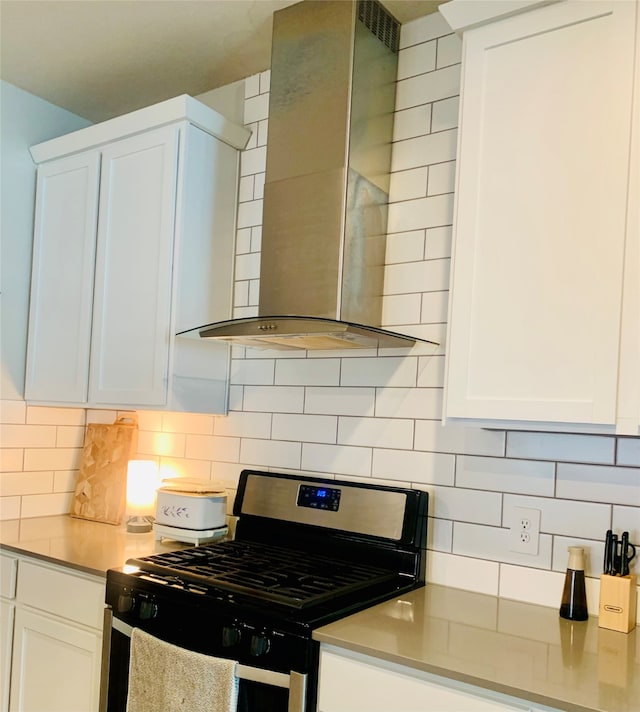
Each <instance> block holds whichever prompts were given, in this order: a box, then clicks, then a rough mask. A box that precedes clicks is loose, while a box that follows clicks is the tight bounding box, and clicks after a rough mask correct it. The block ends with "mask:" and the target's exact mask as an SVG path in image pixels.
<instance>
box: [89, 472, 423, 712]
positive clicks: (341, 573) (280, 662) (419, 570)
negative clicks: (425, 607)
mask: <svg viewBox="0 0 640 712" xmlns="http://www.w3.org/2000/svg"><path fill="white" fill-rule="evenodd" d="M427 503H428V495H427V493H426V492H421V491H418V490H411V489H404V488H397V487H387V486H379V485H373V484H368V483H364V482H361V481H357V482H356V481H353V482H351V481H349V482H347V481H341V480H333V479H324V478H317V477H312V476H310V477H307V476H297V475H287V474H282V473H268V472H259V471H255V470H244V471H243V472H242V473H241V476H240V481H239V485H238V490H237V495H236V499H235V502H234V507H233V513H234V515H235V516H237V517H238V523H237V526H236V533H235V538H234V539H233V540H232V541H220V542H217V543H214V544H208V545H204V546H199V547H192V548H188V549H182V550H178V551H175V552H171V553H164V554H158V555H153V556H147V557H142V558H140V559H132V560H130V561H128V562H127V565H126V566H124V567H123V568H121V569H112V570H109V571H108V572H107V593H106V603H107V611H108V613H107V623H106V624H105V633H106V635H105V640H106V641H107V643H106V647H105V652H104V656H103V664H104V670H105V674H104V675H103V678H104V680H105V681H106V680H107V679H108V686H107V685H106V684H105V686H104V689H103V694H102V701H101V705H102V709H103V710H107V711H108V712H124V710H125V708H126V696H127V687H128V677H127V676H128V661H129V641H130V635H131V631H132V630H133V628H141V629H143V630H144V631H146V632H147V633H150V634H151V635H153V636H155V637H157V638H159V639H160V640H163V641H166V642H169V643H172V644H174V645H177V646H179V647H180V648H187V649H190V650H194V651H196V652H200V653H204V654H207V655H211V656H216V657H223V658H227V659H232V660H235V661H237V662H238V666H237V675H238V677H239V678H240V689H239V703H238V710H239V711H240V712H285V711H287V712H294V710H295V711H296V712H312V711H313V710H315V700H316V690H317V669H318V655H319V646H318V644H317V643H316V642H315V641H313V640H312V632H313V630H314V629H315V628H317V627H319V626H321V625H325V624H326V623H329V622H331V621H334V620H336V619H338V618H341V617H344V616H346V615H349V614H350V613H354V612H356V611H359V610H362V609H363V608H366V607H368V606H371V605H374V604H375V603H379V602H381V601H384V600H387V599H389V598H392V597H394V596H395V595H397V594H399V593H401V592H404V591H408V590H412V589H414V588H417V587H419V586H422V585H423V584H424V572H425V554H426V529H427ZM107 666H108V668H109V673H108V675H107V674H106V668H107Z"/></svg>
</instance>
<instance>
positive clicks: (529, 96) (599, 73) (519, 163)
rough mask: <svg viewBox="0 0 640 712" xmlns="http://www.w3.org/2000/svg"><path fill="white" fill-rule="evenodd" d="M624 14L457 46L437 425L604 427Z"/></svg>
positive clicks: (619, 182) (626, 130)
mask: <svg viewBox="0 0 640 712" xmlns="http://www.w3.org/2000/svg"><path fill="white" fill-rule="evenodd" d="M635 12H636V3H633V2H571V3H566V2H563V3H558V4H553V5H549V6H546V7H543V8H541V9H538V10H534V11H531V12H528V13H524V14H522V15H519V16H516V17H512V18H509V19H506V20H502V21H500V22H496V23H494V24H492V25H487V26H484V27H480V28H477V29H475V30H470V31H468V32H467V33H465V36H464V53H463V86H462V95H461V118H460V121H461V127H460V129H461V130H460V145H459V155H458V178H457V188H456V209H455V248H454V258H453V264H452V269H453V272H452V298H451V310H450V315H449V336H448V345H447V351H448V364H447V376H446V391H447V393H446V405H445V417H461V418H482V419H502V420H518V421H558V422H562V423H588V424H591V423H595V424H611V425H613V424H614V423H615V418H616V385H617V374H618V358H619V347H620V313H621V298H622V284H623V279H622V277H623V262H624V250H625V219H626V215H625V214H626V201H627V181H628V165H629V150H630V132H631V100H632V84H633V55H634V27H635Z"/></svg>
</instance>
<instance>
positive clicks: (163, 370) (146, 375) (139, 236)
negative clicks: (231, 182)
mask: <svg viewBox="0 0 640 712" xmlns="http://www.w3.org/2000/svg"><path fill="white" fill-rule="evenodd" d="M178 130H179V129H178V127H177V126H169V127H164V128H161V129H157V130H154V131H149V132H147V133H144V134H140V135H138V136H134V137H132V138H127V139H124V140H122V141H117V142H115V143H113V144H110V145H108V146H107V147H105V149H104V150H103V152H102V178H101V185H100V215H99V222H98V248H97V258H96V279H95V291H94V318H93V334H92V343H91V352H92V360H91V381H90V387H89V399H90V401H91V402H92V403H95V404H112V405H126V404H133V405H143V406H144V405H147V406H153V405H156V406H161V405H164V403H165V402H166V393H167V377H168V373H167V369H168V360H169V348H170V343H171V338H172V336H171V328H170V327H171V306H172V304H171V301H172V286H171V285H172V281H171V277H172V273H171V270H172V259H173V235H174V214H175V200H176V171H177V160H178Z"/></svg>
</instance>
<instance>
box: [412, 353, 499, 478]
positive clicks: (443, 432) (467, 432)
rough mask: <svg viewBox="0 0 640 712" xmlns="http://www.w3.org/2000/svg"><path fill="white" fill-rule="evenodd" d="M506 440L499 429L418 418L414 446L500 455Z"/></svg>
mask: <svg viewBox="0 0 640 712" xmlns="http://www.w3.org/2000/svg"><path fill="white" fill-rule="evenodd" d="M442 360H444V359H442ZM504 440H505V434H504V432H502V431H499V430H482V429H479V428H469V427H465V426H462V425H443V424H442V423H441V422H440V421H437V420H417V421H416V436H415V443H414V447H415V448H416V449H417V450H427V451H431V452H450V453H459V454H472V455H493V456H495V457H500V456H502V455H503V454H504ZM458 484H459V483H458ZM474 491H475V490H474Z"/></svg>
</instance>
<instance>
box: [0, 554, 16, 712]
mask: <svg viewBox="0 0 640 712" xmlns="http://www.w3.org/2000/svg"><path fill="white" fill-rule="evenodd" d="M17 571H18V560H17V559H16V558H15V557H14V556H6V555H5V554H0V712H7V710H8V709H9V679H10V675H11V651H12V648H13V619H14V617H15V610H16V603H15V597H16V573H17Z"/></svg>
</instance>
